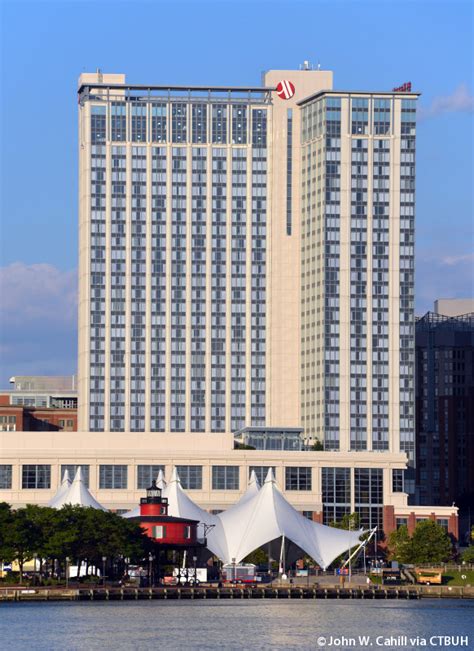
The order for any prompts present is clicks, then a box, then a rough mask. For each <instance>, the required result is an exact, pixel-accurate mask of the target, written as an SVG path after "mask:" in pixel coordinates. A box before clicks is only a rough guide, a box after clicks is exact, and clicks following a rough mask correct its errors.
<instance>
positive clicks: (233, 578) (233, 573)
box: [232, 558, 237, 583]
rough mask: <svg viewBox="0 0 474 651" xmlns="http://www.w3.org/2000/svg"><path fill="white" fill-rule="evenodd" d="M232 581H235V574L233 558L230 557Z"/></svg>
mask: <svg viewBox="0 0 474 651" xmlns="http://www.w3.org/2000/svg"><path fill="white" fill-rule="evenodd" d="M232 581H234V583H237V580H236V576H235V558H233V559H232Z"/></svg>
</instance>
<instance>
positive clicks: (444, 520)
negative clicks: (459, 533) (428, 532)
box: [436, 518, 449, 531]
mask: <svg viewBox="0 0 474 651" xmlns="http://www.w3.org/2000/svg"><path fill="white" fill-rule="evenodd" d="M436 524H439V526H440V527H443V529H446V531H447V530H448V525H449V521H448V519H447V518H438V519H437V520H436Z"/></svg>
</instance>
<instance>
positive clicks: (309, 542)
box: [124, 468, 363, 568]
mask: <svg viewBox="0 0 474 651" xmlns="http://www.w3.org/2000/svg"><path fill="white" fill-rule="evenodd" d="M163 497H167V498H168V513H169V515H172V516H175V517H181V518H189V519H192V520H198V521H199V522H200V523H201V525H203V528H204V531H203V534H205V535H206V538H207V547H208V549H209V550H210V551H211V552H212V553H213V554H215V555H216V556H217V557H218V558H220V559H221V560H222V561H223V562H224V563H239V562H240V561H241V560H243V559H244V558H245V557H246V556H247V555H248V554H250V553H251V552H253V551H255V550H256V549H258V548H259V547H262V546H264V545H267V544H269V543H272V542H275V541H277V540H279V539H284V540H285V541H286V543H287V544H291V543H292V544H293V545H294V546H296V547H297V548H299V549H300V550H302V551H303V552H304V553H306V554H308V555H309V556H311V557H312V558H313V559H314V560H315V561H316V562H317V563H318V564H319V565H320V566H321V567H322V568H326V567H328V565H330V563H331V562H332V561H333V560H334V559H335V558H337V557H338V556H339V555H340V554H342V553H343V552H346V551H348V550H349V549H351V548H353V547H357V546H358V545H359V544H360V536H361V534H362V533H363V530H362V529H361V530H358V531H346V530H344V529H335V528H333V527H327V526H325V525H322V524H318V523H316V522H312V521H311V520H308V519H307V518H305V517H304V516H303V515H301V514H300V513H299V512H298V511H297V510H296V509H295V508H294V507H293V506H292V505H291V504H290V503H289V502H288V501H287V500H286V498H285V497H284V496H283V494H282V493H281V491H280V490H279V488H278V487H277V485H276V481H275V477H274V475H273V470H272V469H271V468H270V469H269V471H268V474H267V477H266V479H265V483H264V484H263V487H262V488H261V489H260V488H259V485H258V481H257V477H256V476H255V473H252V475H251V477H250V481H249V485H248V488H247V490H246V492H245V493H244V494H243V495H242V497H241V498H240V500H239V501H238V502H237V503H236V504H234V505H233V506H231V507H229V508H228V509H227V510H226V511H224V512H222V513H219V514H218V515H213V514H211V513H208V512H207V511H205V510H204V509H202V508H201V507H200V506H198V505H197V504H196V503H195V502H193V500H192V499H191V498H190V497H189V496H188V495H187V494H186V493H185V491H184V490H183V487H182V486H181V481H180V479H179V476H178V473H177V471H176V469H174V470H173V475H172V477H171V481H170V483H169V484H168V485H167V486H166V487H165V489H164V490H163ZM135 511H136V509H134V510H133V511H130V512H129V513H126V514H124V517H133V515H135ZM136 515H139V512H138V513H137V514H136ZM283 547H284V545H283V546H282V548H283ZM293 549H294V548H293Z"/></svg>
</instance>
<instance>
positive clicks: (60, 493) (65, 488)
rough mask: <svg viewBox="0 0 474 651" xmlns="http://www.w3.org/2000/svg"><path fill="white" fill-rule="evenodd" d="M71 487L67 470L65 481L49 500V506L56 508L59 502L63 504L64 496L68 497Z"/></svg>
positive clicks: (64, 476)
mask: <svg viewBox="0 0 474 651" xmlns="http://www.w3.org/2000/svg"><path fill="white" fill-rule="evenodd" d="M70 487H71V480H70V479H69V471H68V470H67V468H66V470H65V471H64V475H63V480H62V482H61V484H60V486H59V488H58V490H57V491H56V493H55V494H54V495H53V497H52V498H51V499H50V500H49V502H48V506H52V507H56V505H57V504H58V503H59V502H61V500H62V498H63V497H64V495H66V493H67V492H68V490H69V488H70Z"/></svg>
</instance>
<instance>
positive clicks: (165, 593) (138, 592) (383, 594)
mask: <svg viewBox="0 0 474 651" xmlns="http://www.w3.org/2000/svg"><path fill="white" fill-rule="evenodd" d="M421 598H430V599H433V598H442V599H474V588H473V587H464V586H455V587H451V586H419V585H415V586H393V587H392V586H367V587H362V586H355V587H344V588H342V587H336V586H320V585H312V586H302V585H299V586H288V585H265V586H224V587H218V586H204V585H203V586H196V587H187V586H167V587H159V588H133V587H111V588H108V587H105V588H104V587H102V588H3V589H0V602H5V601H14V602H32V601H140V600H208V599H227V600H232V599H260V600H261V599H272V600H275V599H318V600H321V599H371V600H373V599H421Z"/></svg>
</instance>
